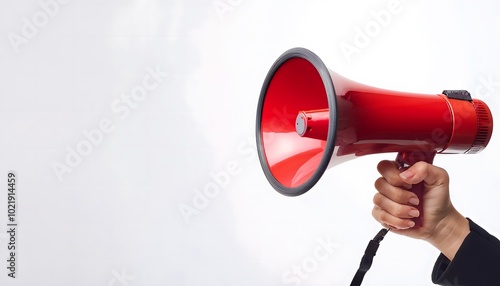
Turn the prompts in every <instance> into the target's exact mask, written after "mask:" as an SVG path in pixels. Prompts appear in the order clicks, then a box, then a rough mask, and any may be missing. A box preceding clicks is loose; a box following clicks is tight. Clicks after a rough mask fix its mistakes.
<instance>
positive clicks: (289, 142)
mask: <svg viewBox="0 0 500 286" xmlns="http://www.w3.org/2000/svg"><path fill="white" fill-rule="evenodd" d="M492 130H493V118H492V115H491V111H490V110H489V108H488V106H487V105H486V104H485V103H484V102H483V101H481V100H477V99H472V98H471V96H470V94H469V93H468V92H467V91H464V90H445V91H443V92H442V93H440V94H418V93H407V92H398V91H391V90H385V89H380V88H375V87H371V86H367V85H363V84H360V83H357V82H354V81H352V80H349V79H347V78H345V77H342V76H341V75H339V74H337V73H335V72H333V71H331V70H329V69H328V68H326V66H325V65H324V63H323V62H322V61H321V60H320V59H319V57H318V56H317V55H315V54H314V53H312V52H311V51H309V50H307V49H304V48H294V49H291V50H288V51H286V52H285V53H284V54H282V55H281V56H280V57H279V58H278V59H277V60H276V62H275V63H274V64H273V66H272V67H271V69H270V70H269V72H268V74H267V77H266V79H265V81H264V84H263V87H262V90H261V94H260V99H259V103H258V109H257V120H256V138H257V150H258V154H259V159H260V162H261V165H262V168H263V170H264V173H265V175H266V177H267V179H268V181H269V182H270V184H271V185H272V186H273V187H274V188H275V189H276V190H277V191H278V192H280V193H282V194H284V195H288V196H297V195H301V194H303V193H305V192H306V191H308V190H309V189H311V188H312V187H313V186H314V185H315V184H316V183H317V181H318V180H319V179H320V178H321V176H322V175H323V173H324V172H325V170H326V169H329V168H331V167H333V166H335V165H338V164H340V163H342V162H345V161H347V160H350V159H353V158H356V157H359V156H364V155H369V154H377V153H387V152H396V153H397V157H396V161H398V162H399V163H400V166H401V167H403V168H404V167H408V166H411V165H413V164H414V163H416V162H418V161H426V162H428V163H432V162H433V159H434V156H435V155H436V154H473V153H477V152H479V151H481V150H482V149H483V148H485V147H486V146H487V144H488V142H489V140H490V138H491V135H492ZM412 191H414V192H415V193H416V194H417V195H418V196H419V199H420V201H421V202H422V201H423V200H422V196H423V184H418V185H414V186H413V188H412ZM419 208H420V213H421V214H422V208H423V204H422V203H421V204H420V206H419ZM421 221H422V217H419V218H416V219H415V222H416V227H418V226H421Z"/></svg>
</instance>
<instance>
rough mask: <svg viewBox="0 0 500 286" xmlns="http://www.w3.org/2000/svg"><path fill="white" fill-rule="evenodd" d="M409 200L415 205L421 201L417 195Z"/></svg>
mask: <svg viewBox="0 0 500 286" xmlns="http://www.w3.org/2000/svg"><path fill="white" fill-rule="evenodd" d="M408 202H409V203H410V204H412V205H414V206H418V203H419V201H418V198H416V197H413V198H411V199H410V200H409V201H408Z"/></svg>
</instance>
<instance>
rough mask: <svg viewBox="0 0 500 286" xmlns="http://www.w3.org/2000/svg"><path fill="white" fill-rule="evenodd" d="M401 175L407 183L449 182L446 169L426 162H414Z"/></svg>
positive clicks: (433, 184)
mask: <svg viewBox="0 0 500 286" xmlns="http://www.w3.org/2000/svg"><path fill="white" fill-rule="evenodd" d="M399 177H400V178H401V179H402V180H403V182H405V183H407V184H417V183H419V182H421V181H424V182H425V183H426V184H427V185H431V186H438V185H448V183H449V177H448V173H447V172H446V171H445V170H444V169H442V168H439V167H436V166H434V165H431V164H428V163H425V162H418V163H415V164H413V166H411V167H410V168H408V170H406V171H404V172H402V173H400V174H399Z"/></svg>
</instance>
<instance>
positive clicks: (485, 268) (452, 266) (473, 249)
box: [432, 219, 500, 286]
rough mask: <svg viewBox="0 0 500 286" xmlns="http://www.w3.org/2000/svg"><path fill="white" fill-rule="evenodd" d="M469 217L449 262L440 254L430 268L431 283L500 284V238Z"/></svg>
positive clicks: (460, 284) (476, 285) (456, 284)
mask: <svg viewBox="0 0 500 286" xmlns="http://www.w3.org/2000/svg"><path fill="white" fill-rule="evenodd" d="M468 220H469V226H470V231H471V232H470V233H469V234H468V235H467V237H466V238H465V240H464V242H463V243H462V245H461V246H460V248H459V249H458V251H457V254H456V255H455V258H454V259H453V261H452V262H450V260H448V258H446V256H444V255H443V254H442V253H441V255H439V257H438V259H437V261H436V264H435V265H434V269H433V271H432V282H433V283H435V284H438V285H450V286H466V285H474V286H479V285H481V286H489V285H492V286H493V285H500V241H499V240H498V239H497V238H495V237H494V236H492V235H490V234H489V233H488V232H486V231H485V230H484V229H482V228H481V227H479V226H478V225H477V224H475V223H474V222H473V221H472V220H470V219H468Z"/></svg>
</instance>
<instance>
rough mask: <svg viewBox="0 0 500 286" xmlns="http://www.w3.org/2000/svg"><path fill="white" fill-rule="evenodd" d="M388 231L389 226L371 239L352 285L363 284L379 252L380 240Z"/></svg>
mask: <svg viewBox="0 0 500 286" xmlns="http://www.w3.org/2000/svg"><path fill="white" fill-rule="evenodd" d="M388 231H389V229H388V228H384V229H382V230H380V231H379V232H378V233H377V235H376V236H375V237H374V238H373V239H372V240H370V242H369V243H368V246H367V247H366V250H365V255H363V258H361V263H360V264H359V269H358V271H357V272H356V275H354V278H353V279H352V282H351V286H359V285H361V282H363V278H364V277H365V274H366V272H367V271H368V270H369V269H370V267H371V266H372V262H373V257H374V256H375V254H376V253H377V249H378V247H379V245H380V242H381V241H382V240H383V239H384V236H385V235H386V234H387V232H388Z"/></svg>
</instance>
